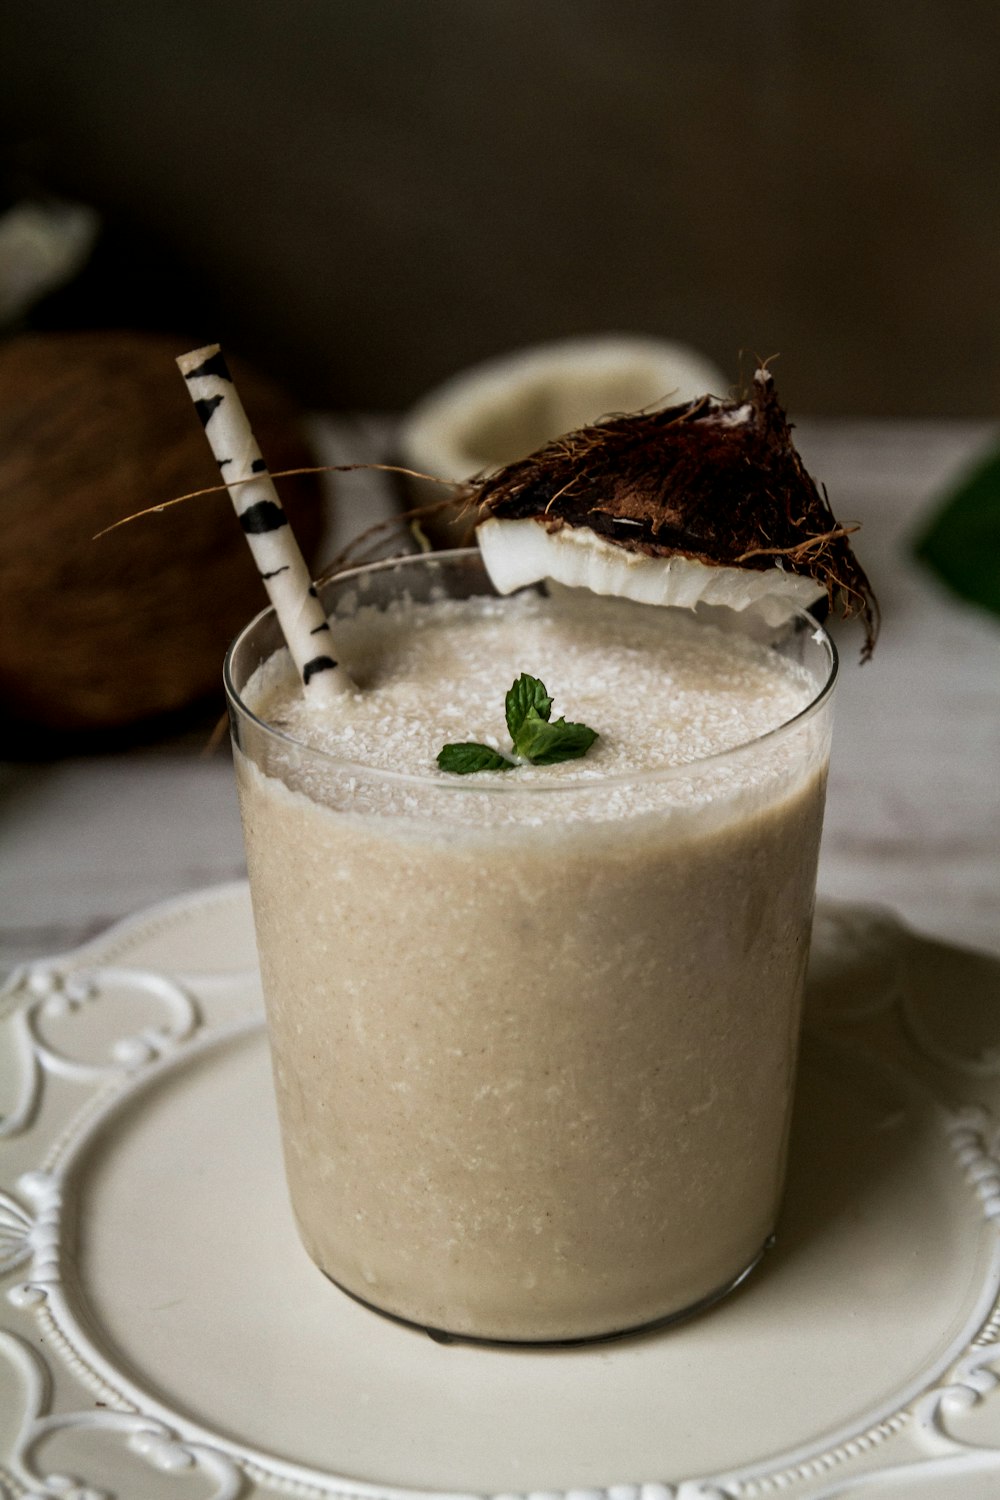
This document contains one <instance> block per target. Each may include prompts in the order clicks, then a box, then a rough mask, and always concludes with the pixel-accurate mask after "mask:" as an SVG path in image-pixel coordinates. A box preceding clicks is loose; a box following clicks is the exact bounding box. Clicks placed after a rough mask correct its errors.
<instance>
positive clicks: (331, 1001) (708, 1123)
mask: <svg viewBox="0 0 1000 1500" xmlns="http://www.w3.org/2000/svg"><path fill="white" fill-rule="evenodd" d="M484 592H485V593H492V592H493V590H492V588H491V585H490V584H489V581H488V579H487V577H486V575H485V572H484V570H483V568H482V564H481V562H480V560H479V555H478V553H477V552H476V551H475V550H474V549H473V550H471V551H458V552H450V553H436V554H430V555H424V556H418V557H410V558H405V559H402V560H396V561H390V562H385V563H378V564H375V565H373V566H371V567H367V568H360V569H354V570H352V571H350V572H348V573H344V574H341V575H340V576H338V577H337V578H335V579H333V580H332V581H331V582H329V583H327V584H326V585H325V587H324V588H323V590H322V596H323V600H324V604H325V606H326V608H327V611H328V613H329V615H330V617H331V620H332V621H333V624H334V630H336V618H337V616H338V614H344V613H350V612H352V611H353V610H354V609H355V608H356V607H357V605H358V603H359V602H360V603H363V604H365V605H374V606H375V607H376V608H385V607H387V606H388V605H390V604H391V603H392V602H393V601H394V600H398V599H399V598H400V597H401V596H402V595H403V594H404V593H406V594H408V595H409V596H410V597H411V598H412V599H414V600H416V601H418V602H420V601H428V600H433V599H435V598H440V597H442V595H445V596H448V597H458V598H464V597H468V596H470V595H475V594H479V593H484ZM707 613H708V614H709V615H710V616H711V620H712V623H714V624H715V625H717V626H718V625H720V624H721V625H722V627H723V628H725V629H729V630H732V631H736V632H741V633H742V632H748V633H750V634H751V635H753V636H754V637H755V638H756V639H758V640H761V639H764V640H766V641H767V642H768V643H769V644H771V645H773V649H774V650H775V651H776V652H778V653H779V654H780V655H782V656H784V657H788V658H791V659H792V660H794V661H795V662H796V663H798V664H799V665H800V666H801V667H803V668H804V669H805V670H806V672H808V674H809V679H810V681H811V683H812V684H813V686H814V694H813V697H812V700H811V702H810V703H809V705H808V707H806V708H805V709H804V710H803V711H802V712H800V713H799V714H797V715H796V716H795V717H794V718H792V719H791V720H790V721H789V722H787V723H785V724H783V725H782V726H781V727H780V728H778V729H776V730H773V731H771V732H770V733H769V734H767V735H764V736H762V737H761V738H759V739H757V740H754V741H752V742H751V743H749V744H746V745H743V746H741V747H739V748H738V749H736V750H732V751H728V752H726V753H725V754H723V755H716V756H713V757H710V758H709V759H706V760H701V761H696V762H694V763H692V764H690V765H685V766H680V767H674V768H669V769H658V770H649V771H644V772H642V773H641V774H638V775H630V776H626V777H621V776H618V777H609V776H605V777H599V778H597V779H590V780H588V781H586V782H584V783H582V784H581V783H577V782H573V781H569V782H567V781H563V780H559V781H558V782H552V783H549V784H545V783H544V781H540V780H536V781H535V782H534V783H533V784H532V785H531V786H530V787H529V786H524V785H519V784H518V779H517V778H516V777H507V776H505V777H495V778H486V779H485V780H484V779H482V778H479V777H449V778H442V777H434V776H431V775H428V776H426V777H424V776H419V777H418V776H407V775H400V774H395V773H391V772H386V771H378V770H372V769H370V768H367V767H365V766H363V765H357V764H352V763H349V762H347V761H343V760H339V759H337V758H335V757H333V756H330V755H328V754H325V753H323V752H320V751H317V750H313V749H310V748H308V747H307V746H304V745H302V744H300V743H298V742H297V741H295V740H294V739H291V738H290V737H289V736H288V735H286V734H284V733H283V732H282V731H281V730H280V729H276V728H274V727H272V726H269V725H267V724H265V723H263V722H261V721H260V720H259V719H258V718H256V717H255V715H254V714H253V713H252V712H251V711H250V709H249V708H248V707H247V705H246V704H245V702H244V701H243V699H242V697H241V694H242V691H243V689H244V687H245V685H246V683H247V680H248V678H249V677H250V676H251V674H252V673H253V672H254V671H255V669H256V668H257V667H258V666H259V665H260V663H261V662H262V661H264V660H265V659H266V658H267V657H268V656H270V654H271V653H272V652H273V651H275V650H276V649H278V648H279V647H280V646H281V645H282V644H283V642H282V637H281V633H280V630H279V628H278V625H277V622H276V620H275V618H274V615H273V612H272V611H270V610H268V611H266V612H264V613H263V614H261V615H259V616H258V617H257V619H255V620H254V621H253V622H252V623H251V624H250V625H249V626H247V628H246V629H245V630H244V631H243V633H242V634H241V635H240V636H239V637H238V638H237V640H236V641H235V642H234V644H233V646H232V648H231V650H230V652H229V655H228V657H227V660H226V671H225V681H226V690H227V694H228V699H229V707H230V717H231V724H232V733H233V744H234V757H235V765H236V776H237V782H238V787H239V793H240V804H241V811H242V816H243V825H244V835H245V841H246V850H247V864H248V870H249V876H250V887H251V895H252V898H253V907H254V920H255V926H256V932H257V942H258V948H259V953H260V962H261V972H262V978H263V984H264V993H265V998H266V1004H267V1013H268V1028H269V1034H270V1040H271V1047H272V1056H273V1064H274V1077H275V1084H276V1090H277V1098H278V1106H279V1114H280V1119H281V1127H282V1140H283V1147H284V1154H285V1164H286V1172H287V1177H288V1184H289V1190H290V1196H291V1201H292V1205H293V1209H294V1212H295V1216H296V1219H297V1222H298V1225H299V1230H300V1234H301V1237H302V1240H303V1243H304V1244H305V1247H306V1249H307V1251H308V1252H309V1254H310V1255H311V1256H312V1258H313V1259H314V1261H315V1262H316V1264H317V1265H318V1266H319V1267H320V1268H321V1269H322V1270H323V1271H324V1272H325V1273H326V1275H327V1276H328V1277H330V1278H331V1279H332V1280H333V1281H334V1282H336V1283H337V1284H338V1285H339V1286H340V1287H341V1288H343V1289H344V1290H345V1291H347V1292H349V1293H351V1294H352V1295H353V1296H355V1297H357V1298H359V1299H361V1300H362V1301H364V1302H366V1303H368V1304H369V1305H371V1306H373V1307H375V1308H377V1309H378V1310H380V1311H382V1312H386V1313H388V1314H390V1315H393V1316H395V1317H397V1318H401V1319H403V1320H405V1321H408V1322H411V1323H415V1324H417V1325H419V1326H421V1327H424V1328H426V1329H428V1330H429V1331H431V1332H433V1333H436V1334H440V1335H448V1336H455V1337H464V1338H474V1339H482V1340H489V1341H503V1342H508V1341H509V1342H515V1343H524V1342H530V1343H534V1342H573V1341H577V1340H584V1339H593V1338H601V1337H609V1336H612V1335H615V1334H619V1333H622V1332H626V1331H629V1330H632V1329H637V1328H641V1327H646V1326H649V1325H651V1324H656V1323H660V1322H665V1321H668V1320H671V1319H674V1318H678V1317H681V1316H684V1315H686V1314H688V1313H690V1312H692V1311H695V1310H697V1309H699V1308H701V1307H703V1306H706V1305H708V1304H709V1303H710V1302H712V1301H714V1300H715V1299H716V1298H718V1297H719V1296H721V1295H723V1293H725V1292H726V1291H728V1290H730V1289H731V1288H732V1287H734V1286H735V1285H737V1284H738V1283H739V1282H740V1281H741V1280H742V1279H743V1278H744V1276H745V1275H746V1274H747V1273H748V1271H749V1270H750V1269H751V1268H752V1267H753V1266H754V1265H755V1264H756V1262H757V1261H758V1259H759V1258H760V1256H761V1254H762V1252H763V1250H764V1248H765V1247H766V1245H767V1244H768V1243H769V1241H770V1239H771V1237H772V1235H773V1232H774V1229H775V1223H776V1219H777V1214H778V1208H779V1202H780V1196H781V1190H782V1184H783V1178H784V1171H785V1160H786V1154H787V1140H788V1128H789V1117H790V1109H791V1103H792V1094H793V1085H794V1075H795V1064H796V1056H797V1045H798V1030H799V1014H800V1006H801V998H802V990H803V984H804V975H805V967H806V960H807V954H808V946H809V932H810V925H811V920H812V911H813V902H814V891H815V873H816V860H817V854H818V847H819V838H820V828H821V821H822V808H823V797H824V789H825V779H826V768H827V762H828V756H829V745H830V731H831V707H832V695H833V685H834V681H835V677H836V653H835V651H834V648H833V645H832V643H831V642H830V640H829V638H828V637H827V636H826V634H825V632H824V631H823V630H822V629H821V628H820V627H819V626H818V625H817V623H816V621H815V619H813V618H812V616H810V615H809V614H807V613H805V612H798V613H797V614H796V615H795V617H794V618H793V619H792V620H790V621H788V622H786V623H785V624H783V625H782V626H780V627H776V626H774V625H772V624H769V623H768V622H767V620H766V618H764V616H763V615H762V613H761V612H760V611H745V612H743V613H741V614H735V613H733V612H730V611H726V610H721V611H720V610H715V611H708V612H707Z"/></svg>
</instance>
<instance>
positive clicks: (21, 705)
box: [0, 332, 322, 754]
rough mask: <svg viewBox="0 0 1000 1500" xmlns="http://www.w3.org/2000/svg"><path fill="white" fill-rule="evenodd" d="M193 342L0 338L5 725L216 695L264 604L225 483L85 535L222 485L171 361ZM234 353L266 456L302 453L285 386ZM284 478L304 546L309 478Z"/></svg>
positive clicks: (313, 525) (313, 515) (41, 740)
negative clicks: (230, 656)
mask: <svg viewBox="0 0 1000 1500" xmlns="http://www.w3.org/2000/svg"><path fill="white" fill-rule="evenodd" d="M186 347H187V344H186V343H185V342H184V339H183V337H181V338H180V339H176V340H175V339H173V338H169V337H164V336H162V335H159V334H147V333H132V332H87V333H66V334H63V333H49V334H25V335H22V336H17V337H14V338H11V339H9V340H8V341H7V342H5V343H3V344H0V525H2V528H3V537H4V546H3V549H2V550H0V692H2V697H3V703H4V714H5V718H6V719H7V721H8V725H9V726H11V727H10V729H9V735H12V736H14V738H15V739H16V738H17V734H18V730H19V727H22V726H23V727H24V728H26V729H27V728H29V727H30V729H31V730H32V731H33V732H32V734H31V735H30V736H28V737H29V738H30V739H31V741H32V743H33V745H35V746H38V747H39V748H41V749H42V750H43V751H46V750H47V751H49V752H50V753H53V754H58V753H59V751H60V746H61V745H62V743H63V740H64V738H65V737H66V736H70V735H72V736H79V735H80V734H84V735H86V734H90V733H93V732H96V731H105V732H106V731H113V730H118V729H122V728H124V727H125V726H129V725H135V724H137V723H138V722H140V721H142V720H145V719H149V718H151V717H153V716H159V715H163V714H167V713H170V712H172V711H174V710H177V709H180V708H183V707H184V706H186V705H189V704H191V703H194V702H196V701H198V700H200V699H204V698H206V697H207V696H208V695H210V694H213V693H215V694H218V693H220V692H221V670H222V658H223V655H224V653H225V649H226V646H227V644H228V643H229V641H230V640H231V639H232V637H233V635H235V633H236V631H237V630H238V629H239V628H240V626H241V625H242V624H244V622H245V621H246V620H248V619H249V618H250V617H251V616H252V615H253V614H254V613H256V611H257V610H258V609H262V608H263V607H264V605H265V604H266V602H267V601H266V598H265V596H264V594H263V592H262V589H261V586H260V581H259V579H258V578H257V574H256V570H255V568H254V565H253V561H252V559H251V557H250V555H249V552H248V550H247V547H246V545H245V543H244V540H243V538H242V536H241V535H240V529H239V526H238V524H237V522H236V519H235V517H234V516H233V513H232V502H231V501H230V499H229V497H228V495H227V494H226V493H225V492H224V491H223V492H222V493H220V494H215V495H209V496H203V497H200V498H199V499H196V500H192V501H190V502H188V504H187V505H185V506H184V507H183V509H181V510H178V511H172V510H168V511H166V512H165V513H164V514H163V515H152V516H144V517H142V518H141V519H140V520H137V521H135V522H133V523H132V524H130V525H128V526H124V527H121V528H119V529H118V530H116V531H113V532H111V533H110V534H109V535H107V536H103V537H100V538H99V539H98V540H96V541H95V540H93V537H94V534H95V533H96V532H98V531H100V530H101V529H102V528H104V527H106V526H109V525H111V523H112V522H114V521H116V520H118V519H120V518H121V517H122V516H125V515H128V514H129V513H130V512H132V511H135V510H138V509H141V508H143V507H145V506H147V505H151V504H155V503H156V502H157V501H160V500H168V499H170V498H171V497H173V496H175V495H179V494H184V493H186V492H188V491H191V490H196V489H200V488H203V487H208V486H210V485H217V484H218V483H219V476H218V470H217V468H216V466H215V463H214V461H213V459H212V456H211V454H210V452H209V450H208V446H207V444H206V442H205V436H204V433H203V432H202V429H201V426H200V424H199V422H198V418H197V415H196V414H195V412H194V411H193V410H192V407H191V402H190V400H189V398H188V395H187V393H186V391H185V390H184V386H183V383H182V381H181V380H180V379H179V378H178V375H177V369H176V366H175V364H174V358H175V356H176V355H177V354H178V353H182V352H183V350H184V349H185V348H186ZM232 363H233V374H234V378H235V380H236V382H237V386H238V389H239V391H240V394H241V396H242V399H243V402H244V404H245V406H246V409H247V412H248V414H249V416H250V421H251V423H252V425H253V427H254V430H255V433H256V436H257V438H258V441H259V443H260V446H261V450H262V452H263V453H264V455H265V457H266V459H267V461H268V463H269V465H270V467H271V468H272V469H284V468H296V467H300V466H303V465H309V464H311V463H313V462H314V459H313V458H312V455H311V454H310V451H309V449H308V448H307V447H306V445H305V442H304V440H303V438H302V437H301V436H300V434H299V432H298V429H297V425H296V419H297V412H296V409H295V407H294V406H293V404H292V403H291V401H289V400H288V399H287V398H286V397H285V396H284V395H283V394H282V393H281V391H280V390H278V389H277V388H276V386H275V385H274V384H273V383H272V382H271V381H269V380H267V379H265V378H264V377H262V376H261V375H259V374H258V373H256V372H255V371H254V370H252V369H250V368H248V367H247V366H246V365H245V364H244V363H242V362H241V361H239V360H234V361H233V362H232ZM279 485H280V488H281V494H282V498H283V500H284V501H285V503H286V506H287V509H288V512H289V517H290V520H291V522H292V525H293V526H294V527H295V530H296V533H297V535H298V536H299V538H300V541H301V542H302V544H303V550H304V551H305V553H306V556H307V558H310V554H311V552H312V551H313V549H314V548H315V545H316V543H317V541H318V539H319V534H320V530H321V524H322V523H321V513H320V503H319V500H320V488H319V481H318V480H317V479H316V478H315V477H314V476H303V477H301V478H296V479H288V480H281V481H279ZM104 738H106V734H105V736H104Z"/></svg>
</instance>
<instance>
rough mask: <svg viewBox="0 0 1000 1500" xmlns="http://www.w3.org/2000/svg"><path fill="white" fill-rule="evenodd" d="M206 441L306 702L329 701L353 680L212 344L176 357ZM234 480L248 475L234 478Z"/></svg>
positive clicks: (230, 379) (226, 368)
mask: <svg viewBox="0 0 1000 1500" xmlns="http://www.w3.org/2000/svg"><path fill="white" fill-rule="evenodd" d="M177 365H178V368H179V370H180V372H181V374H182V375H183V376H184V380H185V382H186V384H187V388H188V391H189V393H190V396H191V400H192V401H193V402H194V408H195V411H196V412H197V413H198V416H199V417H200V418H201V425H202V426H203V427H204V429H205V436H206V437H207V438H208V442H209V446H210V447H211V449H212V452H213V453H214V454H215V457H216V460H217V462H218V465H219V470H220V473H221V474H222V478H223V481H224V483H225V484H226V486H227V488H228V489H229V494H230V497H231V499H232V502H233V505H234V506H235V507H236V515H237V517H238V519H239V523H240V525H241V526H242V527H243V532H244V535H245V536H246V539H247V541H248V542H249V544H250V551H251V552H252V553H253V559H254V562H255V563H256V564H257V571H258V573H259V574H260V576H261V580H262V582H263V584H264V587H265V588H266V589H267V593H268V597H269V598H270V600H271V603H272V604H273V605H274V612H275V614H276V615H277V617H278V624H279V625H280V626H281V629H282V631H283V633H284V637H285V641H286V642H287V645H288V650H289V652H290V653H291V657H292V660H293V661H294V663H295V665H296V668H297V669H298V672H299V676H300V677H301V678H302V685H303V688H304V690H305V694H306V697H307V698H308V699H309V701H310V702H316V703H324V702H329V701H330V700H331V699H332V698H334V697H335V696H336V695H337V694H338V693H342V692H345V691H347V690H349V689H352V688H353V687H354V684H353V682H352V681H351V679H350V677H348V675H347V673H346V672H345V671H344V668H343V667H341V666H339V665H338V664H337V661H336V660H335V658H334V657H333V655H332V654H331V652H330V646H331V640H330V626H329V623H328V621H327V618H326V615H325V613H324V611H323V606H322V604H320V602H319V597H318V595H317V593H316V589H315V587H314V585H313V581H312V579H311V577H310V576H309V569H308V568H307V567H306V562H305V558H304V557H303V556H302V553H301V551H300V549H299V544H298V542H296V540H295V536H294V534H293V532H292V528H291V526H290V525H289V524H288V517H287V516H286V514H285V510H284V507H283V506H282V503H281V501H280V499H279V498H278V492H277V490H276V489H275V487H274V480H273V479H272V478H271V476H270V474H269V473H268V471H267V465H266V463H265V462H264V460H263V459H262V458H261V455H260V449H259V448H258V446H257V442H256V439H255V438H254V435H253V433H252V432H251V430H250V423H249V422H248V420H247V414H246V412H245V411H244V410H243V403H242V402H241V400H240V398H239V395H238V393H237V390H236V387H235V386H234V384H233V377H232V376H231V375H230V373H229V366H228V365H227V364H226V360H225V356H224V355H223V353H222V351H221V349H220V348H219V346H218V344H206V345H205V347H204V349H193V350H192V351H191V353H190V354H182V355H181V357H180V358H179V359H178V361H177ZM236 480H249V483H245V484H237V483H233V481H236Z"/></svg>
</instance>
